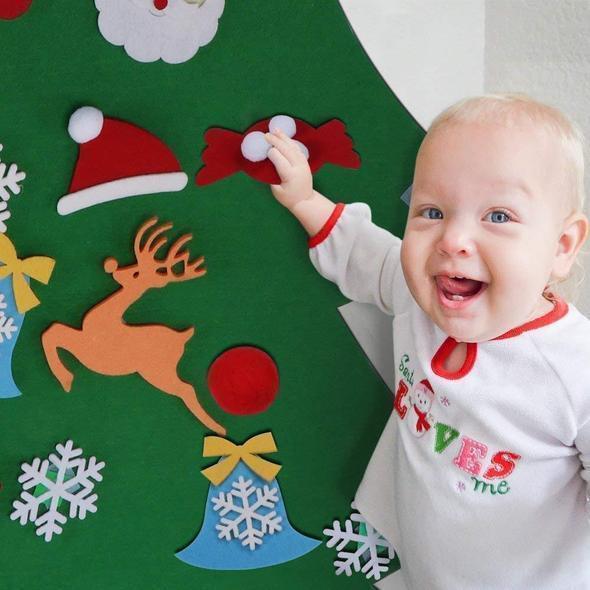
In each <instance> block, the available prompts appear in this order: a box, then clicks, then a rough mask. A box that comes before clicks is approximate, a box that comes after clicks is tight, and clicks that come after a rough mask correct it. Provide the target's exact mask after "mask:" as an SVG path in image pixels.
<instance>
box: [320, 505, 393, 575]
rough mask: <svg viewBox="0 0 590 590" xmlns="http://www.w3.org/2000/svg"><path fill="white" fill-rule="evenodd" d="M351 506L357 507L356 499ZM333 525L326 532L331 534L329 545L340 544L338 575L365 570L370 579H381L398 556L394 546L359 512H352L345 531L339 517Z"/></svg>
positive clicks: (337, 561) (336, 563)
mask: <svg viewBox="0 0 590 590" xmlns="http://www.w3.org/2000/svg"><path fill="white" fill-rule="evenodd" d="M351 507H352V509H353V510H356V506H355V504H354V502H353V503H352V504H351ZM332 526H333V528H331V529H324V535H326V536H327V537H330V538H329V540H328V541H326V545H327V546H328V547H334V545H336V549H337V550H338V558H337V559H336V560H335V561H334V567H335V568H336V575H337V576H339V575H340V574H341V573H342V572H344V573H345V574H346V575H347V576H351V575H352V572H353V571H355V572H362V573H363V574H365V576H366V577H367V578H368V579H370V578H374V579H375V580H379V579H380V578H381V574H383V573H385V572H386V571H387V570H388V568H389V562H390V561H391V560H392V559H393V558H394V557H395V551H394V549H393V547H392V546H391V545H390V544H389V543H388V542H387V541H386V540H385V539H384V538H383V537H382V536H381V535H380V534H379V533H378V532H377V531H376V530H375V529H374V528H373V527H372V526H371V525H370V524H369V523H368V522H367V521H366V520H365V519H364V518H363V517H362V515H360V514H359V513H358V512H352V513H351V514H350V516H349V517H348V518H347V519H346V521H345V522H344V530H342V529H341V527H340V522H338V521H337V520H335V521H334V524H333V525H332ZM347 547H348V548H347Z"/></svg>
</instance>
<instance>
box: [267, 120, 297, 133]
mask: <svg viewBox="0 0 590 590" xmlns="http://www.w3.org/2000/svg"><path fill="white" fill-rule="evenodd" d="M277 129H280V130H281V131H282V132H283V133H284V134H285V135H286V136H287V137H293V136H294V135H295V133H296V132H297V125H296V124H295V119H293V117H289V116H288V115H275V116H274V117H273V118H272V119H271V120H270V121H269V123H268V130H269V131H270V132H271V133H275V131H276V130H277Z"/></svg>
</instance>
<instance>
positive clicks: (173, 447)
mask: <svg viewBox="0 0 590 590" xmlns="http://www.w3.org/2000/svg"><path fill="white" fill-rule="evenodd" d="M0 4H1V3H0ZM4 4H6V5H7V6H8V5H9V4H10V3H4ZM18 4H19V5H20V4H22V6H21V7H20V8H19V10H18V11H14V10H12V11H10V10H8V8H5V9H4V10H5V11H6V14H5V15H2V13H1V11H0V36H1V38H2V55H3V59H2V62H1V63H0V73H1V78H2V81H3V85H2V86H3V90H2V101H1V104H0V143H1V144H2V146H3V149H2V154H1V155H2V161H3V162H6V165H5V164H4V163H2V164H0V233H2V234H3V235H4V238H5V240H4V242H2V243H0V246H2V247H1V248H0V376H2V383H0V482H1V483H2V488H1V489H0V538H2V539H3V541H4V544H3V550H2V552H0V587H2V588H8V589H17V588H23V589H24V588H26V589H27V590H37V589H39V590H41V589H43V590H53V589H60V588H63V587H66V586H67V587H70V588H84V589H85V590H104V589H105V588H109V589H111V590H115V589H124V588H125V589H127V588H154V589H161V588H203V589H205V588H212V589H213V588H214V589H215V590H224V589H235V588H238V587H239V588H241V589H242V590H255V589H256V590H259V589H260V588H281V590H289V589H291V588H293V589H295V588H301V587H309V588H322V589H328V588H367V587H370V586H371V582H370V581H367V580H366V579H365V576H364V575H363V574H362V573H354V575H352V576H351V577H347V576H345V575H340V576H336V575H335V567H334V555H335V554H334V550H333V549H330V548H328V547H327V546H326V540H327V537H326V535H325V534H324V530H325V529H327V528H329V527H332V526H333V523H334V522H335V521H342V522H344V521H346V519H347V518H348V517H349V515H350V504H351V501H352V499H353V496H354V492H355V490H356V488H357V486H358V484H359V482H360V479H361V477H362V473H363V471H364V468H365V466H366V463H367V462H368V459H369V457H370V455H371V452H372V450H373V448H374V445H375V443H376V442H377V440H378V437H379V435H380V433H381V430H382V427H383V425H384V423H385V421H386V419H387V416H388V414H389V412H390V411H391V409H392V407H393V399H392V395H391V393H390V392H389V390H388V389H387V387H386V385H385V384H384V382H383V381H382V380H381V378H380V377H379V375H378V374H377V373H376V372H375V370H374V369H373V367H372V365H371V364H370V362H369V361H368V360H367V358H366V357H365V355H364V353H363V352H362V350H361V348H360V347H359V346H358V345H357V343H356V341H355V339H354V337H353V336H352V334H351V332H350V331H349V329H348V328H347V326H346V324H345V323H344V322H343V320H342V318H341V316H340V314H339V313H338V310H337V308H338V306H340V305H342V304H344V303H346V300H345V298H344V297H343V296H342V295H341V294H340V293H339V292H338V291H337V289H336V287H335V286H333V285H331V284H329V283H327V282H326V281H325V280H323V279H322V278H321V277H319V275H317V274H316V273H315V271H314V270H313V268H312V266H311V264H310V262H309V258H308V251H307V236H306V234H305V232H304V230H303V229H302V228H301V227H300V226H299V224H298V222H297V221H296V220H295V219H294V218H293V217H292V216H291V215H290V214H289V213H288V212H287V211H286V210H284V209H283V208H282V207H281V206H280V205H279V204H278V203H277V202H275V200H274V199H273V197H272V195H271V193H270V189H269V185H268V183H269V182H273V177H272V174H271V175H270V176H269V175H268V170H269V168H268V166H269V162H268V161H267V160H265V154H264V153H260V150H259V146H258V147H257V146H256V145H254V156H253V157H254V158H259V159H258V160H257V161H252V160H250V159H246V158H245V156H244V154H243V152H242V148H243V146H242V144H243V142H244V140H245V138H246V136H248V135H249V134H250V133H254V132H257V131H264V130H266V129H267V128H268V125H269V124H270V121H271V120H272V118H273V117H274V116H276V115H283V116H285V117H284V118H283V119H281V121H282V122H283V124H285V122H286V121H291V122H292V123H293V125H294V127H293V129H292V133H293V137H294V138H295V139H297V140H299V141H300V142H301V144H302V146H303V147H302V149H305V150H307V154H306V155H307V157H308V158H309V161H310V165H311V166H312V169H313V170H314V178H315V183H316V186H317V188H318V189H319V190H320V191H321V192H323V193H325V194H326V195H328V196H330V197H331V198H332V199H333V200H335V201H343V202H352V201H355V200H363V201H366V202H368V203H369V204H370V206H371V207H372V210H373V216H374V219H375V221H376V222H377V223H378V224H380V225H382V226H383V227H386V228H388V229H390V230H392V231H394V232H395V233H397V234H398V235H400V234H401V233H402V231H403V227H404V224H405V214H406V206H405V205H404V203H403V202H401V201H400V200H399V196H400V195H401V194H402V193H403V192H404V190H405V189H406V188H407V187H408V185H409V184H410V182H411V177H412V169H413V162H414V158H415V154H416V150H417V147H418V145H419V142H420V139H421V137H422V131H421V129H420V127H419V126H418V125H417V124H416V123H415V122H414V121H413V119H412V118H411V117H410V116H409V115H408V113H407V112H406V111H405V109H404V108H403V107H402V106H401V105H400V103H399V102H398V101H397V99H396V97H395V96H394V95H393V94H392V93H391V91H390V90H389V89H388V88H387V87H386V85H385V84H384V82H383V81H382V79H381V78H380V76H379V74H378V73H377V72H376V71H375V69H374V68H373V66H372V64H371V62H370V61H369V60H368V58H367V56H366V54H365V53H364V51H363V49H362V48H361V46H360V45H359V43H358V41H357V39H356V38H355V36H354V34H353V32H352V31H351V29H350V27H349V25H348V22H347V20H346V18H345V16H344V14H343V12H342V10H341V8H340V6H339V5H338V3H337V2H335V1H326V2H314V1H312V0H308V1H303V2H297V1H295V0H281V1H279V2H268V1H264V0H249V1H248V2H236V1H233V2H225V3H224V2H223V1H222V0H117V1H116V2H114V1H110V2H109V1H107V0H96V2H91V1H88V2H76V1H74V0H52V2H42V1H40V0H35V1H34V2H27V3H24V2H21V3H18ZM88 107H91V108H88ZM289 124H290V123H289ZM250 141H252V138H250V139H249V140H248V142H250ZM255 142H256V137H255V138H254V143H255ZM263 148H264V146H263ZM244 149H246V148H244ZM257 150H258V151H257ZM246 151H248V150H247V149H246ZM248 153H250V152H248ZM13 162H18V165H17V166H16V165H15V166H14V168H11V166H10V165H9V163H13ZM22 171H26V178H25V175H24V173H23V172H22ZM271 172H272V170H271ZM8 213H9V215H7V214H8ZM156 218H157V220H156ZM189 236H192V240H191V241H190V243H189ZM196 278H198V280H189V279H196ZM23 293H24V294H25V295H23ZM31 298H32V299H31ZM25 300H26V301H25ZM19 302H20V303H19ZM32 302H34V305H31V303H32ZM19 305H21V307H19ZM22 306H24V307H22ZM25 315H26V317H25ZM143 336H145V337H143ZM64 371H65V372H64ZM54 374H55V376H54ZM72 379H73V380H72ZM163 393H164V394H165V395H163ZM187 410H188V411H187ZM271 433H272V435H271ZM209 437H215V438H214V442H207V444H205V443H206V441H207V440H210V439H209ZM67 441H75V446H76V449H83V455H81V451H80V453H79V454H78V455H77V454H76V453H77V452H78V451H77V450H76V449H73V448H72V449H69V447H68V444H70V443H68V442H67ZM212 445H213V446H215V448H216V449H217V450H218V452H216V453H213V452H212V451H211V446H212ZM55 449H58V450H60V449H61V450H62V451H64V449H65V450H68V449H69V451H71V453H70V454H67V453H66V454H67V457H66V456H65V455H64V453H65V451H64V452H63V453H62V451H59V453H57V454H56V450H55ZM69 451H68V452H69ZM208 452H209V454H208ZM269 453H272V454H270V455H269ZM88 457H91V458H93V459H92V460H94V458H95V457H97V458H99V460H100V462H101V464H102V463H104V469H103V468H101V470H100V474H99V475H97V474H98V468H97V469H96V470H95V471H96V472H97V473H96V474H94V475H93V477H94V479H92V478H90V479H89V477H90V476H88V477H87V476H86V475H85V474H86V473H87V472H88V473H90V472H91V471H92V470H90V468H89V467H86V466H85V465H86V464H85V463H83V462H84V461H86V458H88ZM273 465H275V466H278V468H280V474H278V468H277V467H273ZM211 467H213V468H214V470H213V472H219V471H220V470H221V471H222V472H223V478H222V479H221V478H220V477H221V476H219V478H218V475H219V473H217V474H216V475H215V474H214V475H213V476H212V477H213V479H211V478H210V476H211V473H212V472H211V471H209V470H210V469H211ZM204 470H205V474H202V473H201V472H202V471H204ZM92 473H94V472H92ZM277 474H278V475H277ZM95 475H96V477H95ZM204 475H205V476H204ZM87 480H88V481H87ZM96 482H99V483H96ZM95 483H96V489H95V491H93V488H94V484H95ZM95 493H96V497H95V496H94V494H95ZM15 502H17V504H16V505H15ZM90 506H91V507H92V509H93V510H91V509H90V508H89V507H90ZM86 512H93V513H92V514H91V515H90V516H88V518H85V516H86ZM11 514H15V516H14V517H13V518H14V519H20V520H21V522H22V523H23V524H26V523H32V522H34V523H35V525H29V524H27V526H18V522H14V521H13V520H11V518H10V515H11ZM59 514H61V516H59ZM52 515H53V516H52ZM54 517H55V518H56V519H57V520H56V522H57V523H58V524H57V525H56V526H60V527H61V525H59V523H60V522H65V519H66V518H67V519H68V522H67V525H66V526H64V527H63V531H61V532H60V533H55V534H51V535H47V534H46V532H44V531H47V530H48V529H47V527H46V526H45V527H44V528H42V526H43V524H44V523H47V522H48V521H49V520H50V519H51V518H54ZM39 519H42V520H39ZM355 526H356V525H355ZM363 527H365V525H364V524H362V527H361V529H362V530H360V532H359V531H356V530H355V534H357V533H358V534H359V535H361V536H362V535H363V534H364V536H365V537H366V536H367V535H366V534H365V533H367V531H370V532H371V535H372V534H373V532H372V529H370V527H369V528H367V527H365V528H363ZM39 530H41V533H39V536H37V535H35V532H36V531H37V532H38V531H39ZM363 531H364V533H363ZM43 534H45V540H46V542H44V537H43ZM47 536H49V539H47ZM332 536H333V535H332ZM207 539H213V540H215V544H212V543H208V544H207V543H206V540H207ZM205 545H206V546H207V548H208V549H209V550H210V554H207V555H204V550H203V546H205ZM212 548H213V549H215V550H214V551H213V550H212ZM217 549H218V550H217ZM393 549H394V548H393ZM393 549H391V548H389V547H386V548H385V551H386V553H387V555H386V558H387V559H386V558H385V557H383V554H382V553H381V554H380V555H381V560H382V562H389V560H390V557H391V556H393ZM380 551H381V552H382V551H383V548H382V547H381V549H380ZM349 553H350V554H354V550H351V551H350V552H349ZM349 553H347V555H348V554H349ZM357 553H358V551H357ZM362 553H363V555H361V556H360V558H361V564H362V563H364V561H366V559H368V557H367V556H368V555H369V553H367V552H365V550H363V552H362ZM395 563H396V562H395V559H394V560H393V562H392V567H395ZM348 569H351V570H355V568H354V567H349V568H348ZM336 570H338V567H337V568H336ZM340 570H341V571H346V567H342V568H340ZM375 571H378V572H380V571H381V570H380V569H379V568H376V570H375Z"/></svg>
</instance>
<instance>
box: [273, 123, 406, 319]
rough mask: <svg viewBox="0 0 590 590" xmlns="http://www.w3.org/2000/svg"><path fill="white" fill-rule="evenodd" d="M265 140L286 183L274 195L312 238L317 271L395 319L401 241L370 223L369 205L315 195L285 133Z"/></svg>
mask: <svg viewBox="0 0 590 590" xmlns="http://www.w3.org/2000/svg"><path fill="white" fill-rule="evenodd" d="M266 137H267V139H268V141H269V143H271V144H272V148H271V149H270V150H269V153H268V157H269V159H270V160H271V161H272V163H273V164H274V166H275V168H276V170H277V173H278V175H279V177H280V179H281V184H276V185H272V187H271V188H272V193H273V195H274V196H275V198H276V199H277V201H279V203H281V204H282V205H284V206H285V207H287V209H289V211H291V213H293V215H295V217H297V219H298V220H299V221H300V222H301V224H302V225H303V227H304V228H305V229H306V230H307V232H308V233H309V235H310V236H312V237H311V238H310V240H309V248H310V250H309V256H310V258H311V261H312V263H313V265H314V266H315V268H316V270H317V271H318V272H319V273H320V274H321V275H322V276H323V277H325V278H326V279H328V280H330V281H332V282H334V283H336V284H337V285H338V287H339V288H340V291H341V292H342V293H343V294H344V295H346V297H348V298H349V299H352V300H353V301H359V302H362V303H372V304H374V305H377V306H378V307H379V308H380V309H381V310H382V311H384V312H385V313H388V314H390V315H394V314H395V313H396V311H395V307H396V306H395V305H394V299H397V297H394V294H395V292H396V291H398V292H399V291H400V289H399V288H396V284H403V274H402V273H401V266H400V247H401V240H400V239H399V238H398V237H396V236H394V235H393V234H391V233H389V232H388V231H386V230H384V229H382V228H380V227H378V226H376V225H375V224H374V223H372V222H371V210H370V209H369V207H368V206H367V205H365V204H363V203H353V204H351V205H346V206H344V205H343V204H339V205H335V204H334V203H333V202H332V201H330V199H327V198H326V197H324V196H323V195H321V194H320V193H318V192H317V191H315V190H314V189H313V179H312V175H311V170H310V168H309V164H308V163H307V159H306V157H305V156H304V155H303V152H301V150H300V149H299V147H298V145H297V144H296V143H295V142H294V141H293V140H292V139H290V138H289V137H287V136H286V135H285V134H284V133H281V132H278V133H269V134H267V136H266Z"/></svg>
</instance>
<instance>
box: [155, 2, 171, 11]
mask: <svg viewBox="0 0 590 590" xmlns="http://www.w3.org/2000/svg"><path fill="white" fill-rule="evenodd" d="M154 6H155V7H156V9H157V10H164V8H166V6H168V0H154Z"/></svg>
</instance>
